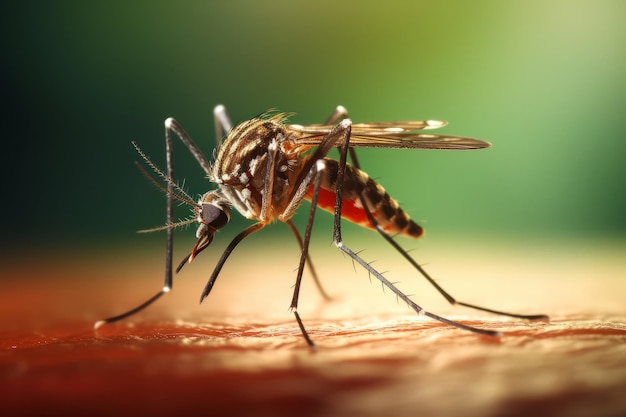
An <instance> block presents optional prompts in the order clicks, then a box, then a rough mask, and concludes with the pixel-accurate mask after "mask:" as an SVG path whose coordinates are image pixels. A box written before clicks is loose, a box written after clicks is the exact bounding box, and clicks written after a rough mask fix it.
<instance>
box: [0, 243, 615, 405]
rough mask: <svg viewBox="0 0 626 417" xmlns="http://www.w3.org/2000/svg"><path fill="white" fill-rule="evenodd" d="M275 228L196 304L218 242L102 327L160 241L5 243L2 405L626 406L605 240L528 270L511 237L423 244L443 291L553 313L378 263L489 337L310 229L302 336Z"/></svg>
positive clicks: (379, 249)
mask: <svg viewBox="0 0 626 417" xmlns="http://www.w3.org/2000/svg"><path fill="white" fill-rule="evenodd" d="M264 232H267V231H264ZM259 236H260V235H259ZM224 240H227V239H224ZM272 242H273V241H272V240H271V239H270V240H267V239H264V238H262V237H258V236H257V237H256V238H255V239H251V241H250V242H249V243H248V244H247V245H246V246H245V247H242V248H241V249H240V252H239V253H236V254H235V255H233V259H232V263H231V264H229V265H228V266H227V267H226V268H225V269H224V271H223V272H224V276H223V277H222V280H221V281H219V282H218V283H217V284H216V286H215V289H214V291H213V292H212V293H211V295H210V297H208V298H207V300H206V301H205V302H204V304H202V305H198V304H197V299H198V293H199V291H200V289H201V288H202V285H203V284H204V282H203V281H204V280H205V279H206V275H207V274H208V273H209V272H207V271H210V267H211V265H212V263H214V262H215V258H216V256H217V255H216V254H205V257H204V259H205V260H204V261H203V262H204V263H194V265H196V266H195V269H192V268H189V269H186V270H185V271H183V272H184V275H183V276H184V279H183V276H178V277H177V280H176V282H175V286H174V289H173V291H172V292H171V293H170V294H168V295H167V296H166V297H164V298H163V299H162V300H159V302H158V303H156V304H155V305H153V306H151V307H150V308H149V309H147V310H145V311H144V312H142V313H141V314H138V315H136V316H134V317H132V318H130V319H128V320H125V321H122V322H119V323H115V324H110V325H104V326H102V327H101V328H99V329H98V330H93V322H94V320H96V319H99V318H101V317H103V316H106V315H107V314H110V313H111V312H113V311H117V310H119V309H120V308H122V307H123V306H126V305H129V304H132V303H133V302H135V301H136V300H140V299H142V298H144V297H145V294H146V293H150V292H151V291H152V289H153V288H154V287H155V286H158V285H159V284H160V282H159V280H160V277H161V276H162V269H161V268H162V266H161V265H162V259H161V258H160V257H159V256H155V255H154V254H153V252H154V253H158V252H160V250H158V249H159V248H154V251H150V252H146V253H142V252H137V251H131V250H130V249H126V250H120V249H117V250H115V251H107V250H102V251H99V252H98V253H81V252H79V251H72V252H67V253H60V254H55V255H54V256H51V255H50V254H48V256H51V257H50V258H47V257H46V256H42V257H41V258H40V259H39V261H38V262H37V263H32V262H31V263H29V262H26V261H25V260H23V259H19V257H14V258H13V259H12V260H11V261H9V260H6V261H5V262H4V264H3V265H4V270H3V274H6V279H5V280H4V283H5V288H4V291H3V292H2V293H0V309H1V310H0V312H1V313H2V314H1V315H0V317H1V318H0V324H1V325H0V348H1V351H0V352H1V353H0V370H1V372H2V379H0V388H1V392H2V393H3V394H2V396H3V399H2V404H3V409H4V410H10V411H11V415H31V414H35V415H36V414H45V413H46V412H50V410H54V411H55V412H60V413H63V414H64V415H84V414H85V413H88V414H89V415H111V414H112V413H122V414H123V413H134V414H147V415H167V414H171V413H172V412H176V413H182V414H181V415H184V414H185V413H191V412H195V413H198V412H205V413H206V412H213V413H216V414H219V415H279V416H280V415H296V414H297V415H305V416H307V415H320V414H323V415H345V414H349V413H352V414H355V415H380V414H381V413H384V412H388V413H391V414H393V415H412V414H414V413H415V410H420V414H421V415H427V416H428V415H451V414H459V413H462V414H463V415H470V416H473V415H476V416H478V415H496V414H497V415H531V414H532V415H538V414H540V413H542V412H545V411H546V410H549V412H550V414H551V415H557V416H565V415H571V412H572V411H573V410H575V411H576V412H579V413H583V414H584V413H591V414H593V415H600V416H602V415H619V414H620V412H623V411H624V410H625V409H626V408H625V406H624V402H623V392H624V389H625V388H626V378H625V377H624V375H626V367H625V365H624V361H623V357H624V356H623V354H624V349H623V347H624V342H625V341H626V327H625V326H624V324H623V323H624V322H626V315H625V314H624V310H623V307H622V305H623V300H622V294H623V291H624V284H623V283H622V282H621V280H619V279H618V278H615V277H616V276H617V274H616V271H619V270H622V271H623V270H624V269H623V267H624V264H623V260H621V256H620V255H619V254H617V253H616V254H597V253H596V255H597V256H594V254H593V253H591V252H587V253H588V255H589V257H588V258H583V257H580V258H579V259H578V260H572V259H570V258H568V257H566V256H565V255H563V256H561V257H559V256H552V257H551V258H552V259H551V260H550V261H547V260H546V261H543V262H542V261H539V260H537V259H538V257H536V256H533V253H526V255H528V256H531V257H533V259H536V260H537V261H536V262H535V263H534V265H533V268H532V273H529V270H528V269H525V268H523V267H519V265H520V264H521V263H520V262H518V261H520V257H519V255H518V254H516V253H513V252H512V253H509V254H508V255H507V254H502V253H500V256H498V258H497V259H494V260H490V261H489V263H488V265H489V269H488V273H485V269H484V268H483V267H484V266H485V265H486V262H485V260H484V259H480V258H481V257H480V256H479V254H481V253H484V252H483V251H482V250H477V249H476V248H474V249H473V250H468V249H467V248H466V247H465V246H463V247H464V248H465V250H464V251H459V250H458V248H457V249H455V248H454V247H449V248H439V249H431V250H426V251H423V252H422V253H423V254H424V256H426V257H427V258H428V259H429V260H430V261H432V263H433V265H434V266H437V267H436V268H434V269H435V271H436V272H437V273H438V275H439V276H445V277H446V278H445V280H446V282H447V283H448V284H449V286H450V287H453V288H454V290H455V293H457V294H459V295H463V296H464V297H465V298H467V299H471V300H476V301H480V302H484V303H488V302H490V303H491V304H492V305H496V304H497V305H498V306H506V307H511V308H513V307H514V308H515V309H517V310H524V309H525V308H527V309H528V310H529V311H531V310H532V311H540V312H545V313H550V314H551V316H552V321H551V322H550V323H546V322H528V321H522V320H516V319H507V318H501V317H497V316H491V315H487V314H483V313H480V312H475V311H471V310H467V309H462V308H453V307H449V306H447V305H446V304H445V302H443V301H442V300H441V297H439V296H438V294H435V293H434V291H433V290H431V289H429V288H428V287H427V286H426V285H421V284H423V283H421V281H419V280H418V279H415V273H414V272H412V271H411V270H410V269H403V267H401V266H400V265H396V264H395V263H393V262H391V263H390V264H391V265H394V267H393V268H392V271H391V272H390V274H391V275H393V276H394V277H396V278H398V280H401V281H402V284H404V285H405V287H407V291H410V292H411V293H413V294H415V295H414V298H415V299H416V300H419V301H420V302H422V304H425V305H428V306H429V307H430V308H431V309H433V310H436V311H437V312H441V313H446V314H448V315H450V316H451V317H454V318H455V319H457V320H459V321H462V322H464V323H467V324H471V325H475V326H481V327H486V328H493V329H498V330H503V331H504V332H505V336H504V337H502V338H488V337H484V336H477V335H475V334H471V333H468V332H465V331H462V330H459V329H455V328H451V327H449V326H446V325H444V324H441V323H438V322H434V321H432V320H428V319H426V318H422V317H417V316H416V315H415V314H412V313H411V312H410V311H409V310H408V309H407V308H406V307H405V306H403V305H400V304H398V303H396V300H395V299H394V298H393V297H392V296H391V295H390V294H388V293H384V292H383V291H381V289H380V287H379V286H378V285H377V284H374V285H371V284H370V283H369V281H368V278H367V276H366V274H363V273H355V271H354V269H353V268H352V266H351V265H350V262H349V261H348V260H346V259H343V257H342V256H340V255H339V254H338V253H337V251H336V250H334V249H332V248H328V245H316V246H315V247H314V248H315V250H316V251H315V252H314V255H316V256H315V257H314V260H315V261H316V263H317V265H318V269H319V273H320V276H321V277H322V281H323V282H324V284H325V287H326V288H327V290H328V291H329V292H330V294H331V296H332V297H333V301H331V302H324V301H323V300H322V298H321V297H320V295H319V294H318V293H317V292H316V289H315V287H314V285H313V284H312V282H311V280H310V277H308V276H305V280H304V282H303V289H302V300H301V308H300V311H301V314H302V316H303V318H304V319H305V320H306V321H307V324H308V327H309V331H310V333H311V337H313V338H314V339H315V341H316V343H317V345H318V349H317V350H314V351H313V350H311V349H310V348H308V347H307V346H306V344H304V343H303V341H302V337H301V335H300V331H299V329H298V327H297V325H296V323H294V321H293V319H292V316H291V314H290V313H289V311H288V310H287V307H288V304H289V299H290V296H291V288H290V286H291V285H292V284H293V268H294V265H295V264H296V262H297V256H298V250H297V248H296V247H293V246H281V245H280V244H279V243H278V242H274V243H272ZM216 244H217V243H216ZM181 250H183V248H181ZM276 251H279V252H280V254H281V256H279V257H276V256H275V255H276ZM367 251H368V253H375V254H376V255H377V256H379V257H380V258H379V259H380V262H381V263H383V262H384V261H385V260H386V259H387V258H388V257H390V256H392V255H391V254H392V252H390V250H389V249H387V251H385V248H384V246H376V245H375V244H372V245H368V246H367ZM485 251H486V252H493V248H487V249H486V250H485ZM620 253H621V252H620ZM268 259H274V260H275V261H274V262H268ZM452 259H454V260H455V261H456V262H455V263H457V264H458V265H459V266H454V265H453V264H452V263H451V262H449V261H450V260H452ZM446 260H447V261H448V262H446ZM563 261H567V263H566V262H563ZM197 265H200V266H197ZM255 265H256V266H257V267H255ZM259 265H262V266H263V267H262V268H260V267H259ZM461 265H462V266H461ZM515 265H518V266H517V267H515ZM566 265H569V266H568V267H567V269H566V270H567V271H568V273H567V276H563V275H562V273H561V272H560V271H563V270H564V268H565V266H566ZM261 269H262V272H261ZM468 271H469V272H468ZM592 274H593V276H594V277H595V278H594V279H593V280H590V279H589V276H591V275H592ZM485 275H487V277H485ZM494 276H499V277H503V278H500V279H496V278H493V277H494ZM565 279H567V287H564V286H563V283H564V282H565V281H564V280H565ZM413 281H415V283H414V282H413ZM413 284H415V285H416V286H417V287H416V288H415V289H414V288H412V287H411V285H413ZM525 306H526V307H525ZM450 398H454V399H455V401H450ZM599 398H601V399H602V401H601V403H599V402H598V399H599ZM591 414H590V415H591Z"/></svg>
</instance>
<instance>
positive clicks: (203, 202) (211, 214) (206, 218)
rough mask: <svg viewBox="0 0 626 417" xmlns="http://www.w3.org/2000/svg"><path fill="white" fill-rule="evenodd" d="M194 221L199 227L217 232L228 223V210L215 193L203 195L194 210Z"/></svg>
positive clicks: (221, 198)
mask: <svg viewBox="0 0 626 417" xmlns="http://www.w3.org/2000/svg"><path fill="white" fill-rule="evenodd" d="M194 211H195V215H196V221H197V222H198V223H200V227H201V228H202V227H203V226H204V227H208V228H209V229H213V230H217V229H221V228H222V227H224V226H226V225H227V224H228V222H229V221H230V208H229V206H228V203H227V202H226V200H225V199H224V198H223V197H221V196H220V195H219V194H218V193H217V191H215V190H214V191H209V192H208V193H206V194H204V195H203V196H202V198H200V201H198V205H197V206H196V208H195V210H194Z"/></svg>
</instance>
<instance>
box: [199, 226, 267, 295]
mask: <svg viewBox="0 0 626 417" xmlns="http://www.w3.org/2000/svg"><path fill="white" fill-rule="evenodd" d="M266 225H267V223H265V222H257V223H254V224H252V225H250V226H248V227H246V228H245V229H244V230H243V231H242V232H240V233H239V234H238V235H237V236H235V238H234V239H233V240H232V241H231V242H230V243H229V244H228V246H227V247H226V249H225V250H224V252H223V253H222V256H221V257H220V260H219V261H218V262H217V265H215V268H214V269H213V273H212V274H211V277H210V278H209V281H208V282H207V283H206V286H205V287H204V290H203V291H202V294H201V295H200V302H202V301H204V299H205V298H206V297H207V296H208V295H209V293H210V292H211V290H212V289H213V284H215V281H216V280H217V276H218V275H219V274H220V271H221V270H222V267H223V266H224V264H225V263H226V260H227V259H228V257H229V256H230V254H231V253H232V252H233V250H235V248H236V247H237V245H238V244H239V243H240V242H241V241H242V240H244V239H245V238H246V237H248V236H250V235H251V234H252V233H254V232H258V231H259V230H261V229H263V228H264V227H265V226H266Z"/></svg>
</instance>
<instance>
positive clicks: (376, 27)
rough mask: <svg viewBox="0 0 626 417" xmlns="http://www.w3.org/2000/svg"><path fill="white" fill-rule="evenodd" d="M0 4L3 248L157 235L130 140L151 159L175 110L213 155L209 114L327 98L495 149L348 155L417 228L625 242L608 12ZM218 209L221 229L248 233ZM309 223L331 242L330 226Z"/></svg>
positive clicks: (621, 78)
mask: <svg viewBox="0 0 626 417" xmlns="http://www.w3.org/2000/svg"><path fill="white" fill-rule="evenodd" d="M0 8H1V14H2V19H3V22H2V25H0V26H1V29H0V30H2V33H1V35H2V36H1V38H2V41H3V46H4V47H3V54H2V56H3V58H2V79H3V101H4V111H3V117H4V120H5V121H4V125H3V126H4V127H3V131H2V136H3V138H2V143H3V152H2V155H3V163H2V171H3V184H4V185H3V192H2V196H3V197H2V199H3V204H2V216H1V218H2V229H3V231H2V240H3V245H4V246H5V247H13V248H20V247H24V246H26V247H29V248H30V249H32V248H35V247H37V246H38V245H48V246H52V245H58V246H66V245H67V246H72V245H81V246H82V247H85V248H89V247H90V246H92V245H93V246H96V245H99V244H100V243H102V242H112V243H115V242H122V241H133V242H138V240H137V237H136V236H134V235H133V233H134V231H135V230H137V229H142V228H148V227H152V226H157V225H160V224H163V222H164V200H165V199H164V197H163V195H162V193H161V192H159V191H158V190H156V189H155V188H154V187H153V186H152V185H150V184H149V183H148V182H147V181H146V180H145V178H143V177H142V175H141V174H140V173H139V172H138V171H137V169H136V168H135V167H134V165H133V161H134V160H136V159H138V157H137V155H136V153H135V151H134V150H133V148H132V146H131V144H130V141H131V140H135V141H137V142H138V143H139V145H140V146H141V147H142V148H143V149H144V151H145V152H146V153H147V154H148V155H150V156H151V157H152V158H153V159H154V160H155V162H157V163H158V164H160V165H161V166H163V165H164V155H163V151H164V142H163V121H164V120H165V118H166V117H168V116H173V117H175V118H177V119H178V120H179V121H180V122H181V123H182V124H183V126H185V128H186V129H187V131H188V132H189V133H190V134H191V135H192V137H194V138H195V140H196V141H197V142H198V143H200V144H201V146H202V147H203V149H204V150H205V151H206V153H207V154H208V155H210V154H211V151H212V148H213V146H214V143H215V139H214V133H213V132H214V130H213V129H214V127H213V120H212V108H213V106H214V105H216V104H218V103H223V104H225V105H226V106H227V108H228V110H229V112H230V115H231V117H232V119H233V121H235V122H237V121H242V120H245V119H247V118H250V117H252V116H254V115H256V114H258V113H260V112H262V111H264V110H266V109H269V108H277V109H280V110H284V111H293V112H297V115H296V116H294V117H293V118H292V121H293V122H294V123H301V124H305V123H316V122H320V121H323V120H324V119H325V118H326V117H327V116H328V115H329V113H330V112H331V111H332V110H333V109H334V107H335V106H336V105H338V104H342V105H344V106H346V107H347V108H348V109H349V111H350V115H351V117H352V119H353V120H354V121H355V122H360V121H390V120H406V119H425V118H428V119H442V120H447V121H449V122H450V126H449V127H446V128H445V129H444V130H443V132H445V133H454V134H458V135H464V136H472V137H477V138H481V139H485V140H488V141H490V142H492V143H493V147H492V148H491V149H489V150H486V151H473V152H443V151H397V150H363V151H362V152H361V153H360V155H361V163H362V165H363V167H364V168H365V169H366V171H368V172H369V173H370V175H371V176H372V177H374V178H376V179H378V180H379V181H380V182H381V183H382V184H383V185H384V186H385V188H386V189H387V190H388V191H389V192H390V194H392V195H393V196H394V197H395V198H396V199H398V200H399V201H400V202H401V203H402V204H403V206H404V207H405V209H406V210H407V211H408V212H409V213H411V215H412V216H413V217H414V218H415V219H416V220H418V221H421V222H422V223H423V224H424V225H425V227H426V228H427V230H428V233H429V234H431V235H433V234H434V235H437V234H456V235H458V236H489V235H496V236H497V235H501V236H508V237H513V238H515V237H516V236H519V237H527V236H534V237H535V238H538V239H543V238H545V239H548V238H559V239H570V238H582V239H595V238H600V239H602V238H622V237H623V236H624V235H625V233H626V216H625V215H624V214H625V213H626V163H625V161H624V160H625V156H626V152H625V151H626V144H625V138H624V136H625V134H624V128H623V126H622V123H623V115H624V112H625V109H626V42H625V41H626V24H624V22H626V2H624V1H621V0H615V1H606V0H594V1H591V0H590V1H554V0H541V1H486V0H480V1H393V0H391V1H386V2H373V1H372V2H368V1H315V2H293V1H271V2H270V1H213V2H209V1H182V2H173V1H132V2H128V1H100V2H91V1H89V2H87V1H55V2H51V1H30V2H11V3H8V2H7V3H6V4H3V5H2V6H0ZM176 160H177V170H178V178H179V179H181V180H182V179H183V178H184V179H185V187H186V188H187V189H188V190H189V192H190V193H192V195H197V194H200V193H203V192H205V191H207V190H208V189H209V188H211V186H210V185H209V184H207V182H206V180H205V179H204V178H203V177H202V171H201V170H200V169H199V168H198V167H197V166H196V164H195V162H194V161H193V160H192V159H191V158H190V157H189V156H188V155H187V153H186V151H185V150H184V149H183V147H182V146H178V147H177V158H176ZM303 214H305V210H300V213H299V216H300V221H302V220H303V219H302V216H303ZM185 216H186V208H182V209H181V210H180V212H179V217H181V218H182V217H185ZM233 218H234V222H235V223H236V226H231V227H230V228H229V229H230V230H232V232H228V234H229V235H231V234H233V233H236V232H237V231H239V230H240V229H241V227H243V225H244V224H246V221H244V220H242V219H241V217H240V216H238V215H235V216H233ZM318 219H319V220H320V225H321V226H320V227H327V240H328V241H330V239H331V235H330V224H331V222H330V219H331V216H328V215H324V216H321V215H320V216H318ZM278 229H281V230H283V231H285V230H287V229H286V228H278ZM264 233H269V234H270V235H271V232H268V231H265V232H264ZM278 233H281V232H278ZM286 233H288V232H286ZM188 235H189V236H190V237H192V235H193V233H192V232H191V231H189V232H188ZM148 239H162V236H161V235H158V234H155V237H149V238H148Z"/></svg>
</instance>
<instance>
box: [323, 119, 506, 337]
mask: <svg viewBox="0 0 626 417" xmlns="http://www.w3.org/2000/svg"><path fill="white" fill-rule="evenodd" d="M343 124H344V123H343V122H342V125H343ZM350 126H351V125H350V124H349V123H346V126H345V133H344V135H343V137H344V141H343V143H340V144H339V145H340V159H339V167H338V172H337V182H336V185H335V187H336V188H335V193H336V200H335V217H334V223H333V241H334V243H335V245H336V246H337V247H338V248H339V249H340V250H341V251H343V252H344V253H346V254H347V255H348V256H350V258H352V260H353V261H354V262H356V263H358V264H359V265H361V266H362V267H363V268H364V269H365V270H367V271H368V273H369V274H370V275H372V276H374V277H375V278H376V279H378V280H379V281H380V282H381V283H382V284H383V285H384V286H385V287H387V288H388V289H389V290H391V291H392V292H393V293H394V294H395V295H396V296H397V297H398V298H399V299H401V300H402V301H404V302H405V303H406V304H407V305H408V306H409V307H410V308H411V309H413V310H414V311H415V312H416V313H417V314H419V315H423V316H427V317H430V318H432V319H434V320H437V321H439V322H442V323H445V324H448V325H451V326H454V327H457V328H459V329H464V330H468V331H471V332H474V333H477V334H481V335H486V336H501V335H502V333H500V332H498V331H493V330H486V329H480V328H476V327H473V326H468V325H465V324H463V323H458V322H455V321H452V320H449V319H446V318H445V317H441V316H439V315H437V314H434V313H431V312H428V311H426V310H424V309H423V308H422V307H420V306H419V305H418V304H416V303H415V302H414V301H413V300H411V299H410V298H409V296H408V295H406V294H405V293H404V292H402V290H400V289H399V288H398V287H396V286H395V285H394V284H393V283H392V282H390V281H389V280H387V279H386V278H385V277H384V276H383V275H382V274H381V273H380V272H378V271H377V270H376V269H375V268H374V267H373V266H372V265H371V264H370V263H368V262H366V261H365V260H364V259H363V258H361V257H360V256H359V255H358V254H357V253H356V252H354V251H353V250H352V249H350V248H349V247H347V246H346V245H345V244H344V242H343V237H342V234H341V206H342V188H343V180H344V173H345V169H346V163H347V156H348V153H351V154H353V153H354V152H353V150H352V148H350ZM350 151H352V152H350ZM355 162H356V161H355ZM356 163H357V164H358V162H356ZM360 198H361V203H362V204H363V207H365V208H366V212H367V205H366V204H364V203H365V201H364V199H363V197H362V196H360ZM369 216H370V217H371V218H373V216H372V215H371V213H369Z"/></svg>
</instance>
